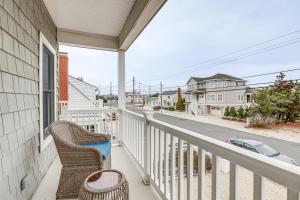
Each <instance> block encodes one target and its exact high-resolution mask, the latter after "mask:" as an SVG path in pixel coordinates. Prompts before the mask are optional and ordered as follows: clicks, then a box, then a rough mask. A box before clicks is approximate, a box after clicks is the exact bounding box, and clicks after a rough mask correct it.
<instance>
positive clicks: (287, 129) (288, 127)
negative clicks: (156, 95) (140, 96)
mask: <svg viewBox="0 0 300 200" xmlns="http://www.w3.org/2000/svg"><path fill="white" fill-rule="evenodd" d="M163 114H167V115H171V116H176V117H181V118H185V119H190V120H194V121H199V122H203V123H208V124H213V125H218V126H223V127H227V128H232V129H236V130H239V131H244V132H247V133H252V134H257V135H262V136H266V137H274V138H277V139H281V140H287V141H292V142H299V143H300V122H299V121H298V122H296V123H288V124H274V125H272V126H270V127H268V128H248V127H245V126H246V123H245V122H238V121H231V120H225V119H222V118H221V117H218V116H210V115H202V116H194V115H192V114H189V113H186V112H177V111H164V112H163Z"/></svg>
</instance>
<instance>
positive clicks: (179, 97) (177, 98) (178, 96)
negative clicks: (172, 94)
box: [176, 88, 181, 103]
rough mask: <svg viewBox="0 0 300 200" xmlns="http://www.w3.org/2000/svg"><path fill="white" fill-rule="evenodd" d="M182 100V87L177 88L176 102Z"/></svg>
mask: <svg viewBox="0 0 300 200" xmlns="http://www.w3.org/2000/svg"><path fill="white" fill-rule="evenodd" d="M180 100H181V89H180V88H177V91H176V103H177V102H178V101H180Z"/></svg>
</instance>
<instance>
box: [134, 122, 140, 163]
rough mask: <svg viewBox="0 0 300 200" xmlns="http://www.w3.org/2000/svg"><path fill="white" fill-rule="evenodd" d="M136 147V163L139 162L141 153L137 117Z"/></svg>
mask: <svg viewBox="0 0 300 200" xmlns="http://www.w3.org/2000/svg"><path fill="white" fill-rule="evenodd" d="M136 123H137V125H136V127H135V128H136V141H137V142H136V149H137V155H136V160H137V162H138V163H140V154H141V151H140V120H139V119H137V120H136Z"/></svg>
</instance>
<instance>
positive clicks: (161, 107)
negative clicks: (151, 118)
mask: <svg viewBox="0 0 300 200" xmlns="http://www.w3.org/2000/svg"><path fill="white" fill-rule="evenodd" d="M160 112H162V82H160Z"/></svg>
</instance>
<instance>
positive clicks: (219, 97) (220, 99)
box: [217, 94, 223, 102]
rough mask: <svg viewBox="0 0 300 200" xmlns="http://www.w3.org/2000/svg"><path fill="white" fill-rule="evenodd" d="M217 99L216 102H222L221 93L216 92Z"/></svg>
mask: <svg viewBox="0 0 300 200" xmlns="http://www.w3.org/2000/svg"><path fill="white" fill-rule="evenodd" d="M217 100H218V102H223V94H218V97H217Z"/></svg>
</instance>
